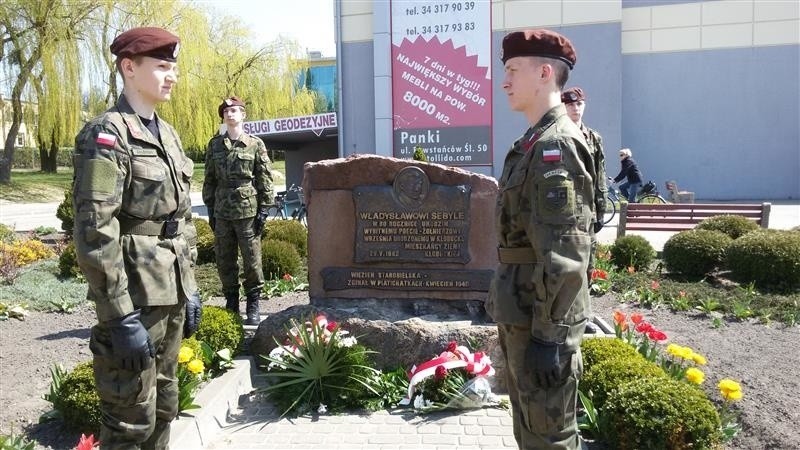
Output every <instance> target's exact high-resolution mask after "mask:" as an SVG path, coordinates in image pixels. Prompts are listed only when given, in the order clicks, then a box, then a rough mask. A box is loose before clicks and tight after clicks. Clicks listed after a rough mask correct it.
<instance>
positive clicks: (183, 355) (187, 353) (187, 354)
mask: <svg viewBox="0 0 800 450" xmlns="http://www.w3.org/2000/svg"><path fill="white" fill-rule="evenodd" d="M192 358H194V350H192V349H191V348H189V347H181V349H180V351H179V352H178V362H179V363H185V362H187V361H189V360H191V359H192Z"/></svg>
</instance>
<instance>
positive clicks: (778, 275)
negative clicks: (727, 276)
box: [726, 230, 800, 290]
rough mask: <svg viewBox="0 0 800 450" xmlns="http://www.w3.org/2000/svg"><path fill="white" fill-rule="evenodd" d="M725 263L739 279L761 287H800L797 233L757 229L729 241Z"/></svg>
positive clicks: (799, 245)
mask: <svg viewBox="0 0 800 450" xmlns="http://www.w3.org/2000/svg"><path fill="white" fill-rule="evenodd" d="M726 263H727V266H728V268H730V269H731V270H732V271H733V275H734V277H735V278H736V279H738V280H739V281H741V282H744V283H748V282H751V281H753V282H755V283H756V285H758V286H761V287H775V288H785V289H790V290H791V289H797V288H798V287H800V233H796V232H794V231H787V230H759V231H754V232H752V233H748V234H746V235H744V236H742V237H740V238H739V239H736V240H735V241H733V242H732V243H731V245H730V246H729V247H728V250H727V252H726Z"/></svg>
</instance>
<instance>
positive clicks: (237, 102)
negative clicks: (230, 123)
mask: <svg viewBox="0 0 800 450" xmlns="http://www.w3.org/2000/svg"><path fill="white" fill-rule="evenodd" d="M231 106H241V107H242V108H244V107H245V104H244V101H242V100H241V99H240V98H239V97H237V96H235V95H234V96H231V97H228V98H226V99H225V100H223V101H222V103H220V104H219V108H217V112H218V113H219V116H220V117H222V113H224V112H225V108H230V107H231Z"/></svg>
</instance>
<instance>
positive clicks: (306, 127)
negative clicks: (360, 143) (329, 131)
mask: <svg viewBox="0 0 800 450" xmlns="http://www.w3.org/2000/svg"><path fill="white" fill-rule="evenodd" d="M337 126H338V125H337V123H336V113H335V112H330V113H322V114H313V115H310V116H295V117H283V118H280V119H268V120H257V121H255V122H245V123H244V124H243V128H244V132H245V133H247V134H252V135H254V136H264V135H270V134H277V133H286V132H288V131H311V132H313V133H314V134H316V135H317V136H320V135H321V134H322V131H323V130H325V129H326V128H336V127H337Z"/></svg>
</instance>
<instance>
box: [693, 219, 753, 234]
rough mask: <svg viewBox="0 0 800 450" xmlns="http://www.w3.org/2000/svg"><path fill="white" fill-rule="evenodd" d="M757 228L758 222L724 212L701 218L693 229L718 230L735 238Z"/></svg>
mask: <svg viewBox="0 0 800 450" xmlns="http://www.w3.org/2000/svg"><path fill="white" fill-rule="evenodd" d="M758 228H759V227H758V224H757V223H755V222H754V221H752V220H750V219H748V218H747V217H742V216H733V215H730V214H726V215H721V216H713V217H709V218H708V219H705V220H703V221H702V222H700V223H699V224H697V226H696V227H695V230H713V231H719V232H722V233H725V234H727V235H728V236H730V238H731V239H736V238H738V237H740V236H744V235H745V234H747V233H749V232H751V231H756V230H758Z"/></svg>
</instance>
